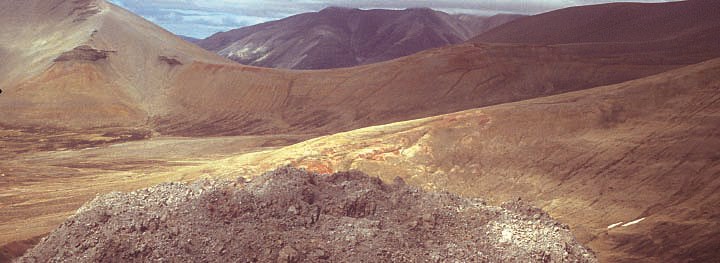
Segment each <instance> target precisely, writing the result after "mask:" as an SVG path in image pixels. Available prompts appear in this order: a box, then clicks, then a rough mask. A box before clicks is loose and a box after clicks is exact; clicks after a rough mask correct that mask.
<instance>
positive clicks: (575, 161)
mask: <svg viewBox="0 0 720 263" xmlns="http://www.w3.org/2000/svg"><path fill="white" fill-rule="evenodd" d="M719 102H720V59H716V60H712V61H709V62H705V63H701V64H698V65H693V66H689V67H686V68H682V69H679V70H675V71H672V72H668V73H664V74H660V75H655V76H651V77H648V78H644V79H640V80H634V81H630V82H625V83H621V84H617V85H612V86H605V87H599V88H594V89H589V90H584V91H579V92H571V93H566V94H561V95H557V96H551V97H546V98H539V99H532V100H527V101H522V102H516V103H510V104H503V105H497V106H492V107H487V108H482V109H477V110H469V111H464V112H459V113H453V114H448V115H443V116H438V117H431V118H427V119H419V120H414V121H406V122H400V123H395V124H390V125H384V126H376V127H369V128H365V129H360V130H356V131H351V132H345V133H339V134H335V135H331V136H326V137H321V138H317V139H313V140H309V141H306V142H303V143H300V144H296V145H293V146H289V147H285V148H281V149H278V150H272V151H265V152H259V153H252V154H246V155H240V156H238V157H234V158H230V159H227V160H225V161H220V162H216V163H213V164H210V165H206V166H201V167H200V168H196V169H191V170H188V171H186V172H185V173H186V174H188V175H191V174H195V173H198V171H201V172H202V173H210V174H218V175H226V176H231V177H234V176H237V175H246V174H255V173H257V172H258V171H265V170H268V169H272V168H274V167H276V166H278V165H286V164H290V165H293V166H297V167H306V168H308V169H310V170H314V171H319V172H332V171H337V170H347V169H358V170H361V171H364V172H366V173H368V174H371V175H375V176H379V177H381V178H383V179H384V180H388V181H389V180H392V179H393V178H391V177H392V176H395V175H400V176H402V177H403V178H404V179H405V180H406V181H408V182H409V183H411V184H415V185H419V186H423V187H425V188H428V189H435V190H449V191H451V192H454V193H459V194H462V195H464V196H483V197H488V198H492V200H493V201H494V202H502V201H506V200H510V199H514V198H517V197H521V198H522V199H523V200H530V201H532V202H533V203H534V204H536V205H538V206H540V207H542V208H544V209H545V210H546V211H549V212H550V214H551V215H553V216H554V217H556V218H558V219H559V220H560V221H562V222H564V223H567V224H569V225H570V226H571V227H572V230H573V232H574V233H575V235H577V236H578V237H579V238H580V240H581V241H582V242H585V243H586V244H589V245H590V247H591V248H592V249H593V250H595V251H596V252H598V256H599V258H600V259H601V260H602V261H607V262H687V261H697V262H711V261H713V260H715V259H717V258H718V257H719V256H720V254H718V253H719V252H718V250H717V248H718V245H720V244H718V239H717V236H718V234H720V224H718V222H719V220H720V208H719V207H718V206H717V204H718V202H720V191H719V190H720V177H718V176H717V175H718V174H720V152H718V151H717V149H718V148H719V147H720V134H719V133H718V129H717V128H718V127H720V103H719ZM388 175H390V177H388ZM619 222H622V223H620V224H617V223H619Z"/></svg>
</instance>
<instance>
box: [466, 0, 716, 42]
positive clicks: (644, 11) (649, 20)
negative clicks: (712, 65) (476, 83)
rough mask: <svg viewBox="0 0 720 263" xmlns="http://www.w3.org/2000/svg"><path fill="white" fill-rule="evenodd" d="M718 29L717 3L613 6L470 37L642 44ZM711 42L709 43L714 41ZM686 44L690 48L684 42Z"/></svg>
mask: <svg viewBox="0 0 720 263" xmlns="http://www.w3.org/2000/svg"><path fill="white" fill-rule="evenodd" d="M718 28H720V2H718V1H714V0H689V1H679V2H670V3H613V4H601V5H590V6H580V7H572V8H566V9H561V10H557V11H553V12H548V13H545V14H540V15H536V16H532V17H526V18H523V19H519V20H516V21H513V22H511V23H508V24H505V25H503V26H500V27H498V28H495V29H493V30H491V31H489V32H487V33H484V34H481V35H480V36H477V37H475V38H474V39H473V40H472V41H473V42H492V43H526V44H567V43H587V42H595V43H597V42H647V41H657V40H667V39H674V38H693V37H699V36H706V37H710V36H709V35H713V34H714V35H717V32H718V31H719V29H718ZM714 37H715V43H720V40H719V39H718V38H717V36H714ZM690 44H692V43H690Z"/></svg>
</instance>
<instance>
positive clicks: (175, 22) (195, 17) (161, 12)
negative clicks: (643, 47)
mask: <svg viewBox="0 0 720 263" xmlns="http://www.w3.org/2000/svg"><path fill="white" fill-rule="evenodd" d="M110 2H113V3H115V4H117V5H119V6H122V7H124V8H126V9H129V10H130V11H133V12H135V13H136V14H139V15H141V16H143V17H145V18H146V19H148V20H150V21H152V22H154V23H156V24H159V25H160V26H162V27H164V28H166V29H167V30H169V31H171V32H174V33H176V34H180V35H185V36H191V37H196V38H205V37H207V36H209V35H212V34H213V33H216V32H219V31H227V30H230V29H233V28H239V27H244V26H249V25H254V24H258V23H262V22H266V21H271V20H277V19H281V18H284V17H288V16H291V15H294V14H299V13H305V12H313V11H319V10H321V9H323V8H325V7H328V6H342V7H354V8H363V9H369V8H387V9H405V8H409V7H430V8H433V9H437V10H442V11H445V12H449V13H465V14H478V15H493V14H498V13H519V14H537V13H542V12H547V11H551V10H555V9H559V8H564V7H569V6H577V5H588V4H597V3H607V2H621V1H618V0H395V1H388V0H263V1H253V0H194V1H193V0H110ZM633 2H667V0H634V1H633Z"/></svg>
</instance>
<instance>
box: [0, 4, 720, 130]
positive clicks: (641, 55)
mask: <svg viewBox="0 0 720 263" xmlns="http://www.w3.org/2000/svg"><path fill="white" fill-rule="evenodd" d="M36 2H37V3H36ZM19 3H20V2H18V1H7V2H2V3H0V5H2V7H3V8H2V10H3V12H5V13H4V14H3V15H4V16H2V18H1V19H3V21H2V22H7V26H5V27H3V28H2V29H0V31H2V33H0V34H2V35H3V38H2V39H1V40H0V47H2V50H5V51H2V53H0V54H2V55H3V56H5V57H9V61H10V62H9V63H7V64H3V65H2V66H0V73H1V74H3V75H2V76H0V80H1V81H2V83H0V85H1V86H0V88H2V89H3V91H4V92H3V93H2V95H0V110H2V111H3V112H12V113H13V114H11V115H8V116H6V117H4V118H2V119H0V124H1V125H2V126H4V127H21V128H24V129H35V130H36V129H40V128H48V127H54V128H60V129H89V128H98V127H120V128H129V129H135V128H142V129H147V130H154V131H159V132H160V133H162V134H174V135H232V134H277V133H332V132H337V131H344V130H350V129H356V128H360V127H366V126H369V125H377V124H385V123H391V122H395V121H402V120H407V119H412V118H421V117H428V116H433V115H438V114H445V113H450V112H454V111H459V110H464V109H470V108H476V107H481V106H488V105H493V104H498V103H505V102H511V101H518V100H522V99H528V98H534V97H538V96H546V95H552V94H557V93H562V92H567V91H572V90H581V89H586V88H591V87H595V86H599V85H606V84H612V83H618V82H622V81H627V80H631V79H635V78H639V77H644V76H649V75H652V74H656V73H660V72H663V71H666V70H669V69H673V68H677V67H681V66H684V65H688V64H693V63H697V62H700V61H703V60H706V59H709V58H714V57H718V56H720V47H719V46H717V45H713V43H715V42H712V40H713V38H712V37H709V38H702V37H700V36H698V37H697V38H692V39H688V41H693V43H694V44H695V45H693V46H686V45H684V43H676V42H671V41H665V42H657V43H651V44H648V43H615V44H604V43H598V44H582V45H561V46H522V45H481V44H465V45H461V46H453V47H446V48H441V49H435V50H431V51H426V52H421V53H419V54H416V55H413V56H410V57H405V58H401V59H397V60H393V61H388V62H384V63H379V64H373V65H366V66H362V67H356V68H347V69H341V70H328V71H309V72H294V71H284V70H274V69H262V68H255V67H248V66H241V65H234V63H229V62H228V61H226V60H224V59H223V58H220V57H218V56H216V55H214V54H211V53H210V52H207V51H204V50H202V49H200V48H199V47H196V46H194V45H191V44H189V43H186V42H184V41H182V40H180V39H179V38H178V37H176V36H174V35H172V34H170V33H168V32H166V31H164V30H161V29H160V28H158V27H156V26H155V25H152V24H150V23H149V22H147V21H145V20H143V19H141V18H139V17H137V16H135V15H133V14H131V13H129V12H127V11H125V10H122V9H120V8H119V7H116V6H113V5H110V4H107V3H105V2H104V1H100V0H97V1H79V2H78V1H24V2H22V3H23V4H19ZM84 9H88V10H90V11H82V13H83V14H84V15H83V16H82V17H81V18H80V19H78V17H77V15H74V14H73V13H72V12H79V11H72V10H84ZM6 10H15V11H13V12H10V11H6ZM93 10H94V11H93ZM37 14H46V16H43V17H42V18H43V19H37V21H35V20H34V19H35V17H39V16H38V15H37ZM68 14H70V15H68ZM30 18H32V19H30ZM23 20H32V21H28V23H29V24H31V25H33V30H27V27H26V26H27V24H25V23H18V22H17V21H23ZM36 29H37V30H36ZM53 37H55V38H57V39H60V38H62V39H63V41H58V40H57V39H55V38H53ZM133 133H134V132H133Z"/></svg>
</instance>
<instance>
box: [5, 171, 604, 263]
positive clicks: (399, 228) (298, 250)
mask: <svg viewBox="0 0 720 263" xmlns="http://www.w3.org/2000/svg"><path fill="white" fill-rule="evenodd" d="M226 258H233V259H239V261H238V262H271V261H280V262H301V261H303V262H304V261H309V262H319V261H320V262H361V261H362V262H368V261H371V262H479V261H483V262H488V261H490V262H509V261H515V262H519V261H522V262H529V261H532V262H596V259H595V256H594V254H593V253H592V252H591V251H589V250H588V249H586V248H584V247H583V246H581V245H580V244H579V243H578V242H577V241H576V240H575V238H574V237H573V236H572V235H571V234H570V231H569V230H568V228H567V227H566V226H564V225H562V224H560V223H557V222H556V221H554V220H553V219H551V218H550V217H549V216H548V215H547V214H546V213H544V212H543V211H541V210H539V209H535V208H531V207H529V206H527V205H525V204H523V203H522V202H513V203H509V204H506V205H504V206H503V208H500V207H493V206H488V205H486V204H485V203H484V202H482V201H481V200H477V199H473V200H469V199H463V198H459V197H457V196H454V195H451V194H448V193H426V192H423V191H421V190H418V189H416V188H413V187H411V186H408V185H405V184H404V183H403V182H402V181H401V180H397V181H396V182H394V183H393V184H390V185H388V184H384V183H383V182H382V181H380V179H377V178H370V177H368V176H367V175H364V174H362V173H359V172H344V173H336V174H332V175H318V174H312V173H308V172H305V171H304V170H297V169H293V168H280V169H278V170H276V171H274V172H269V173H266V174H265V175H263V176H261V177H258V178H257V179H255V180H253V181H252V182H250V183H247V184H246V183H244V180H243V179H240V180H238V181H237V182H230V181H209V180H204V181H198V182H196V183H194V184H191V185H186V184H180V183H168V184H162V185H159V186H156V187H152V188H149V189H145V190H139V191H136V192H132V193H111V194H108V195H105V196H101V197H98V198H96V199H95V200H93V201H91V202H90V203H88V204H86V205H85V206H84V207H82V208H81V209H80V210H78V212H77V214H76V215H75V216H73V217H71V218H70V219H68V220H67V221H66V222H65V223H64V224H62V225H61V226H60V227H59V228H57V229H56V230H55V231H53V232H52V233H51V234H50V236H48V237H47V238H45V239H43V240H42V241H41V242H40V244H38V245H37V246H36V247H35V248H33V249H32V250H30V251H29V252H28V253H27V254H26V255H25V256H24V257H23V258H21V259H20V260H19V262H52V261H62V260H66V259H73V260H78V261H84V262H106V261H133V262H136V261H156V260H157V261H176V262H218V261H223V259H226Z"/></svg>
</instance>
